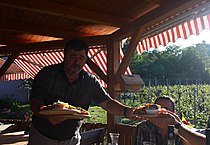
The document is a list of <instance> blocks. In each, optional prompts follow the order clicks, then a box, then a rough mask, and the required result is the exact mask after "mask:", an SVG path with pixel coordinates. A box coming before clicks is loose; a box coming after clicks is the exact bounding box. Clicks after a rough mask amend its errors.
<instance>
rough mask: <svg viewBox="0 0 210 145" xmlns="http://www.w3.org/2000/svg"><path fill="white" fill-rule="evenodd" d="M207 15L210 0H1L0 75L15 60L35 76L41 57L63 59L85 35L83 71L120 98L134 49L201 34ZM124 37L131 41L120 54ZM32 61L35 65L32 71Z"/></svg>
mask: <svg viewBox="0 0 210 145" xmlns="http://www.w3.org/2000/svg"><path fill="white" fill-rule="evenodd" d="M209 14H210V0H176V1H175V0H122V1H120V0H100V1H98V0H79V1H73V0H72V1H70V0H42V1H41V0H18V1H14V0H1V1H0V20H1V23H0V46H1V47H0V57H1V58H4V59H5V58H6V62H5V63H4V64H3V65H2V67H1V68H0V78H1V77H3V76H4V74H5V73H6V72H7V69H8V68H9V67H10V66H11V65H12V64H13V62H15V63H16V64H17V65H18V66H19V67H21V66H22V67H21V68H22V70H23V71H24V72H25V73H26V74H27V75H28V76H25V77H30V76H34V75H35V74H36V72H37V71H38V70H39V69H40V68H42V67H44V66H45V62H42V63H41V62H38V61H39V60H42V61H46V60H52V59H53V58H55V59H59V60H60V61H61V60H62V53H63V52H62V51H63V46H64V44H65V42H66V41H67V40H69V39H70V38H75V37H83V38H84V39H85V40H86V42H87V43H88V45H89V46H90V50H89V58H88V60H87V68H86V70H88V69H90V70H91V71H92V72H94V73H96V74H97V75H98V76H99V77H100V78H101V79H102V80H103V81H104V82H105V83H106V84H107V89H108V92H109V94H110V95H111V96H112V97H114V98H116V99H118V92H117V91H116V85H117V84H119V83H120V82H119V79H120V78H121V75H122V74H124V73H125V72H126V74H131V72H130V70H129V68H127V67H128V66H129V62H130V60H131V58H132V56H133V54H134V52H135V51H136V50H137V51H138V53H139V54H141V53H142V51H146V50H148V49H149V48H150V47H157V46H158V45H166V44H167V42H170V41H175V40H176V39H177V38H179V37H186V38H187V37H188V36H189V35H191V34H199V33H200V30H203V29H209V28H210V15H209ZM182 35H184V36H182ZM124 38H130V43H129V45H128V48H127V49H126V51H125V52H124V53H122V50H121V48H122V46H121V41H122V40H123V39H124ZM120 52H121V53H120ZM39 55H42V56H47V57H45V58H40V57H39ZM123 55H124V57H123ZM102 59H103V60H102ZM56 62H59V61H55V62H52V63H56ZM104 62H105V63H106V64H105V65H104V66H105V67H104V66H103V67H104V70H103V69H102V68H103V67H101V64H103V63H104ZM24 64H25V65H24ZM40 64H42V65H40ZM49 64H50V63H47V64H46V65H49ZM31 65H34V66H36V68H37V71H35V72H33V73H32V74H30V73H29V72H31V70H32V68H31ZM27 69H28V70H27ZM107 124H108V128H112V127H113V126H114V125H115V124H116V120H115V117H114V116H112V115H109V114H108V122H107Z"/></svg>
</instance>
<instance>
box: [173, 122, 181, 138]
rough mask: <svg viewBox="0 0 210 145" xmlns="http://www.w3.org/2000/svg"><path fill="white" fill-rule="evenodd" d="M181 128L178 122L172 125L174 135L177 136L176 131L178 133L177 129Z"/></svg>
mask: <svg viewBox="0 0 210 145" xmlns="http://www.w3.org/2000/svg"><path fill="white" fill-rule="evenodd" d="M180 127H181V123H180V122H178V123H177V124H175V125H174V133H175V134H176V135H177V134H178V131H179V128H180Z"/></svg>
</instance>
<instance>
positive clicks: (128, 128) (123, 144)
mask: <svg viewBox="0 0 210 145" xmlns="http://www.w3.org/2000/svg"><path fill="white" fill-rule="evenodd" d="M106 126H107V125H106V124H102V123H96V124H94V123H84V124H83V126H82V128H81V131H82V132H84V131H88V130H91V129H95V128H101V127H106ZM114 130H115V132H117V133H119V134H120V138H119V145H133V141H134V137H135V133H136V126H134V125H125V124H116V125H115V127H114ZM107 134H108V133H106V134H105V136H106V137H107Z"/></svg>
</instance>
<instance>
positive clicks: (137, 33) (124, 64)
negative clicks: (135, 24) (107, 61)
mask: <svg viewBox="0 0 210 145" xmlns="http://www.w3.org/2000/svg"><path fill="white" fill-rule="evenodd" d="M142 34H143V29H139V30H138V29H137V30H135V31H134V32H133V35H132V36H131V41H130V44H129V45H128V48H127V49H126V52H125V55H124V57H123V60H122V62H121V63H120V66H119V69H118V71H117V73H116V75H115V79H116V80H117V81H118V80H119V78H120V76H121V74H123V73H124V72H125V70H126V68H127V67H128V65H129V63H130V61H131V58H132V56H133V54H134V52H135V50H136V46H137V45H138V43H139V39H140V38H141V36H142Z"/></svg>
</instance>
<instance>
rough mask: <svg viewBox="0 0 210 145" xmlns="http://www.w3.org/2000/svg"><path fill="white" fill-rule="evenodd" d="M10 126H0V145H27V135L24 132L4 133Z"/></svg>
mask: <svg viewBox="0 0 210 145" xmlns="http://www.w3.org/2000/svg"><path fill="white" fill-rule="evenodd" d="M10 126H12V124H6V125H0V131H1V133H0V145H27V143H28V135H25V134H24V131H17V132H9V133H4V130H6V129H7V128H8V127H10Z"/></svg>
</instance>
